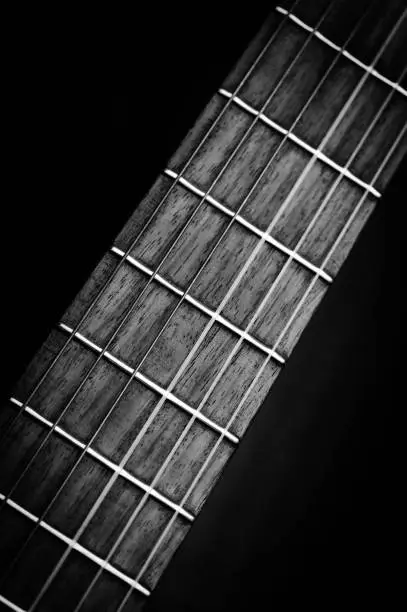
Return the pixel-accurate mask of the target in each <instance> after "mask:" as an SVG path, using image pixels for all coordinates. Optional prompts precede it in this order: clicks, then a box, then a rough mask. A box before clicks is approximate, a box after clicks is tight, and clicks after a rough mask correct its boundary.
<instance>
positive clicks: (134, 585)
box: [0, 493, 150, 596]
mask: <svg viewBox="0 0 407 612" xmlns="http://www.w3.org/2000/svg"><path fill="white" fill-rule="evenodd" d="M0 501H2V502H3V503H5V504H7V505H9V506H10V508H13V509H14V510H17V512H20V514H23V515H24V516H25V517H27V518H29V519H30V520H31V521H33V522H35V523H37V524H38V525H39V526H40V527H42V528H43V529H45V530H46V531H48V532H49V533H52V535H54V536H55V537H56V538H58V539H59V540H62V541H63V542H65V544H68V546H70V547H71V548H73V549H75V550H76V551H77V552H79V553H81V554H82V555H84V556H85V557H87V558H88V559H91V560H92V561H94V563H96V564H97V565H99V566H100V567H103V569H105V570H107V571H108V572H109V573H110V574H113V575H114V576H116V577H117V578H120V579H121V580H123V582H126V583H127V584H128V585H129V586H130V587H131V588H134V589H137V590H138V591H140V593H143V595H146V596H148V595H150V591H149V590H148V589H146V588H145V587H144V586H143V585H142V584H140V583H139V582H138V581H137V580H133V579H132V578H130V577H129V576H126V574H124V573H123V572H121V571H120V570H118V569H116V568H115V567H114V566H113V565H111V564H110V563H107V564H106V562H105V560H104V559H102V558H101V557H99V556H98V555H95V554H94V553H93V552H91V551H90V550H88V549H87V548H85V547H84V546H82V544H79V543H78V542H75V541H74V540H72V538H68V536H66V535H64V534H63V533H61V532H60V531H58V529H55V528H54V527H52V525H49V524H48V523H47V522H46V521H43V520H41V521H39V517H37V516H35V514H32V513H31V512H29V511H28V510H26V509H25V508H23V506H20V504H17V503H16V502H15V501H13V500H12V499H10V498H6V496H5V495H3V494H2V493H0Z"/></svg>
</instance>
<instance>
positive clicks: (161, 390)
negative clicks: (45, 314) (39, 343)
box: [59, 323, 284, 444]
mask: <svg viewBox="0 0 407 612" xmlns="http://www.w3.org/2000/svg"><path fill="white" fill-rule="evenodd" d="M59 327H60V328H61V329H63V330H64V331H67V332H68V333H70V330H71V328H70V327H68V326H67V325H65V324H63V323H61V324H60V325H59ZM75 337H78V335H77V334H75ZM79 339H80V340H81V341H82V342H83V343H84V344H86V338H84V336H82V337H81V338H79ZM94 346H96V345H94ZM96 348H97V350H99V351H100V350H102V349H101V348H100V347H96ZM264 353H265V354H266V355H270V356H271V357H273V358H274V359H275V360H276V361H278V359H276V355H278V354H277V353H275V352H274V351H273V350H272V349H268V350H267V351H264ZM105 358H106V359H108V360H109V361H111V362H112V363H115V364H116V365H117V366H118V367H119V368H121V369H123V370H125V371H130V372H131V373H132V374H133V375H134V378H135V379H136V380H139V381H140V382H142V383H143V384H144V385H145V386H146V387H148V388H149V389H152V390H153V391H156V392H157V393H159V394H160V395H161V396H162V397H164V399H167V400H168V401H170V402H172V403H173V404H175V405H176V406H178V407H179V408H182V409H183V410H184V411H185V412H188V413H189V414H192V415H194V414H195V413H196V412H197V411H196V408H192V406H190V405H189V404H187V403H186V402H184V401H183V400H181V399H180V398H179V397H177V396H176V395H174V394H173V393H171V392H169V391H168V390H167V389H164V387H161V386H160V385H158V384H157V383H155V382H154V381H153V380H151V379H150V378H148V377H147V376H145V375H144V374H142V373H141V372H138V371H137V370H134V369H133V368H130V367H129V366H128V365H127V364H125V363H124V362H123V361H121V360H120V359H117V358H116V357H114V355H112V354H111V353H105ZM279 359H280V363H284V359H283V358H282V357H280V356H279ZM109 414H110V413H109ZM197 416H198V418H199V419H200V420H201V421H202V423H205V425H208V427H210V428H211V429H213V430H214V431H216V432H217V433H223V427H221V426H220V425H217V423H215V422H214V421H212V420H211V419H208V418H207V417H206V416H205V415H203V414H198V415H197ZM104 422H105V421H103V423H104ZM102 425H103V424H102ZM97 433H98V432H96V434H94V435H97ZM226 435H228V436H229V440H230V441H231V442H233V443H234V444H238V443H239V438H238V437H237V436H234V435H233V434H231V433H230V432H226Z"/></svg>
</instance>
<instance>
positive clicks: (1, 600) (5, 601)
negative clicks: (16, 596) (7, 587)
mask: <svg viewBox="0 0 407 612" xmlns="http://www.w3.org/2000/svg"><path fill="white" fill-rule="evenodd" d="M0 603H3V604H4V605H5V606H7V607H8V608H10V610H14V612H26V610H24V608H20V606H17V605H16V604H15V603H13V602H12V601H10V600H9V599H7V598H6V597H3V595H1V594H0Z"/></svg>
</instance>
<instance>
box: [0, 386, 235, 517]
mask: <svg viewBox="0 0 407 612" xmlns="http://www.w3.org/2000/svg"><path fill="white" fill-rule="evenodd" d="M10 401H11V402H12V403H13V404H14V405H15V406H18V407H21V406H22V405H23V402H20V400H18V399H17V398H15V397H10ZM24 411H25V412H26V413H27V414H29V415H31V416H32V417H33V418H35V419H36V420H37V421H39V422H41V423H44V424H45V425H47V426H48V427H52V422H51V421H49V420H48V419H44V417H43V416H42V415H41V414H40V413H39V412H37V411H36V410H34V409H33V408H31V407H30V406H26V407H25V409H24ZM54 431H55V432H56V433H58V434H59V435H60V436H61V437H62V438H65V439H66V440H69V441H70V442H72V444H74V445H75V446H77V447H78V448H81V449H84V448H86V444H84V443H83V442H81V441H80V440H78V439H77V438H75V437H74V436H71V434H69V433H68V432H67V431H65V430H64V429H63V428H62V427H56V428H55V430H54ZM217 431H219V430H217ZM227 433H229V432H227V431H225V435H226V434H227ZM86 454H88V455H90V456H91V457H93V458H94V459H96V460H97V461H98V462H99V463H102V464H103V465H105V466H107V467H108V468H110V469H111V470H113V471H114V472H119V475H120V476H122V477H123V478H124V479H125V480H127V481H128V482H131V483H132V484H134V485H136V486H137V487H139V488H140V489H142V490H143V491H145V492H147V493H149V494H150V495H151V496H152V497H154V498H155V499H157V500H158V501H160V502H162V503H163V504H165V505H166V506H168V507H169V508H171V509H172V510H176V511H178V512H179V513H181V514H182V515H183V516H184V518H186V519H188V521H191V522H192V521H193V520H194V519H195V517H194V515H193V514H191V513H190V512H187V511H186V510H184V508H181V507H180V506H179V505H178V504H176V503H174V502H173V501H171V500H170V499H169V498H167V497H166V496H165V495H162V494H161V493H160V492H159V491H157V490H156V489H153V488H152V487H151V486H150V485H148V484H146V483H145V482H143V481H142V480H140V479H139V478H137V477H136V476H133V475H132V474H131V473H130V472H128V471H127V470H120V469H119V466H118V465H117V464H116V463H114V462H113V461H110V459H107V458H106V457H104V456H103V455H101V454H100V453H98V452H97V451H95V450H94V449H93V448H88V449H86Z"/></svg>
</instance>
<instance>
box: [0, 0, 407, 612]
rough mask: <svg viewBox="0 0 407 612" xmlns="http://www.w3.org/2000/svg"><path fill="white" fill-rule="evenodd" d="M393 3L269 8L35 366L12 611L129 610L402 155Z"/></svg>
mask: <svg viewBox="0 0 407 612" xmlns="http://www.w3.org/2000/svg"><path fill="white" fill-rule="evenodd" d="M402 4H403V3H402V2H398V1H397V0H393V1H392V2H390V3H388V4H387V5H386V8H385V9H384V8H382V9H381V8H380V3H371V2H364V3H355V2H349V1H347V0H337V1H336V2H335V1H333V2H328V1H325V2H318V3H310V2H305V1H299V0H297V1H296V2H293V1H291V2H288V1H287V2H282V3H281V5H279V6H277V7H276V9H275V10H274V11H273V13H272V15H271V16H270V19H269V20H268V21H267V22H266V23H265V24H264V27H263V28H262V30H261V31H260V32H259V34H258V36H257V37H256V38H255V40H254V41H253V43H252V44H251V45H250V47H249V48H248V50H247V51H246V53H245V54H244V56H243V57H242V59H241V60H240V61H239V62H238V63H237V65H236V67H235V68H234V69H233V70H232V72H231V73H230V74H229V76H228V77H227V78H226V80H225V81H224V83H223V84H222V86H221V87H220V89H219V91H217V92H216V93H215V94H214V95H213V97H212V99H211V100H210V102H209V104H208V105H207V107H206V108H205V109H204V110H203V112H202V114H201V116H200V117H199V118H198V120H197V122H196V124H195V126H194V127H193V129H192V130H191V131H190V133H189V134H188V135H187V136H186V138H185V140H184V141H183V142H182V143H181V145H180V147H179V148H178V150H177V151H176V152H175V154H174V155H173V156H172V157H171V158H170V159H169V161H168V164H167V167H166V168H164V169H163V171H162V173H161V174H160V176H158V177H157V180H156V181H155V183H154V185H153V186H152V187H151V189H150V191H149V192H148V193H147V194H146V196H145V198H144V199H143V201H142V202H141V203H140V204H139V206H137V208H136V210H135V212H134V214H133V215H132V217H131V218H130V219H129V221H128V223H127V224H126V225H125V227H124V228H123V230H122V231H121V232H120V234H119V235H118V236H117V237H116V239H115V240H114V242H113V245H112V247H111V249H110V250H109V251H108V252H107V253H106V254H105V256H104V257H103V259H102V260H101V261H100V263H99V264H98V266H97V267H96V269H95V270H94V272H93V274H92V275H91V277H90V278H89V280H88V282H87V283H86V285H85V286H84V287H83V289H82V291H81V292H80V293H79V295H78V296H77V297H76V298H75V300H74V301H73V303H72V304H71V306H70V307H69V308H68V310H67V311H66V312H65V314H64V315H63V317H62V320H61V322H60V323H59V324H58V325H57V326H56V328H55V329H54V330H53V331H52V333H51V334H50V335H49V337H48V338H47V339H46V341H45V342H44V344H43V346H42V347H41V348H40V350H39V351H38V353H37V355H35V357H34V359H33V360H32V362H31V364H30V365H29V367H28V369H27V371H26V372H25V374H24V375H23V376H22V378H21V379H20V381H19V382H18V384H17V385H16V388H15V389H14V391H13V397H12V398H11V399H10V401H9V402H8V404H7V405H6V406H5V407H4V408H3V410H2V411H1V413H0V419H1V425H2V431H3V441H2V450H1V455H2V460H3V462H4V466H5V467H4V469H2V471H1V476H0V499H1V501H2V503H1V505H0V513H1V515H2V516H1V528H0V529H1V541H2V548H3V550H4V551H5V552H4V555H3V556H4V559H5V561H4V563H3V566H4V567H3V581H2V584H1V587H0V601H1V602H2V603H3V604H4V605H5V606H6V607H8V608H9V609H12V610H23V611H25V610H26V611H28V610H29V611H30V612H34V611H36V610H41V611H45V610H50V611H51V610H55V609H58V610H66V611H67V612H69V611H74V612H79V611H85V610H87V611H92V610H98V611H99V610H100V611H104V610H109V611H112V612H113V611H125V610H129V611H130V610H133V611H136V610H141V608H142V607H143V606H144V603H145V601H146V599H147V598H148V595H149V594H150V592H151V591H152V589H154V587H155V586H156V584H157V581H158V579H159V578H160V576H161V574H162V572H163V571H164V569H165V567H166V566H167V564H168V562H169V561H170V559H171V557H172V555H173V554H174V552H175V550H176V549H177V547H178V546H179V544H180V543H181V541H182V540H183V538H184V536H185V535H186V533H187V532H188V530H189V528H190V527H191V525H192V524H193V521H194V518H195V517H196V516H197V514H198V512H199V511H200V509H201V507H202V505H203V503H204V502H205V499H206V498H207V496H208V494H209V493H210V491H211V489H212V487H213V486H214V484H215V482H216V481H217V480H218V478H219V476H220V475H221V472H222V470H223V468H224V467H225V465H226V463H227V462H228V460H229V459H230V457H231V456H232V454H233V452H234V451H235V449H236V448H237V447H238V445H239V441H240V439H241V438H242V436H243V435H244V433H245V431H246V429H247V427H248V426H249V424H250V422H251V421H252V419H253V417H254V416H255V414H256V412H257V411H258V409H259V408H260V406H261V404H262V402H263V400H264V399H265V397H266V396H267V394H268V393H269V392H270V389H271V387H272V385H273V384H274V382H275V380H276V379H277V377H278V374H279V372H280V371H281V370H282V368H283V367H284V364H285V363H286V361H287V359H288V358H289V356H290V354H291V352H292V351H293V349H294V347H295V345H296V343H297V341H298V340H299V338H300V336H301V333H302V331H303V330H304V328H305V326H306V325H307V323H308V322H309V320H310V318H311V317H312V315H313V313H314V312H315V309H316V308H317V307H318V305H319V304H320V303H321V300H322V299H323V297H324V295H325V293H326V291H327V290H328V289H329V286H330V284H331V283H332V282H333V281H334V279H335V276H336V275H337V273H338V271H339V269H340V268H341V266H342V264H343V262H344V260H345V259H346V257H347V256H348V254H349V252H350V250H351V248H352V246H353V244H354V243H355V240H356V239H357V237H358V235H359V233H360V232H361V230H362V228H363V226H364V224H365V223H366V221H367V219H368V218H369V216H370V214H371V213H372V211H373V210H374V208H375V206H376V205H377V203H378V201H379V200H380V197H381V195H382V193H383V191H384V190H385V188H386V185H387V184H388V183H389V181H390V179H391V177H392V175H393V174H394V172H395V170H396V168H397V166H398V165H399V163H400V161H401V158H402V156H403V155H404V154H405V151H406V146H407V137H406V128H407V121H406V120H407V91H406V76H405V75H406V67H405V54H403V51H402V49H403V48H405V45H406V40H407V35H406V25H407V20H406V11H405V10H404V11H403V6H402ZM378 15H379V16H380V18H378ZM39 557H40V558H41V563H40V564H38V563H37V561H36V560H37V559H38V558H39ZM10 559H11V563H10Z"/></svg>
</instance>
